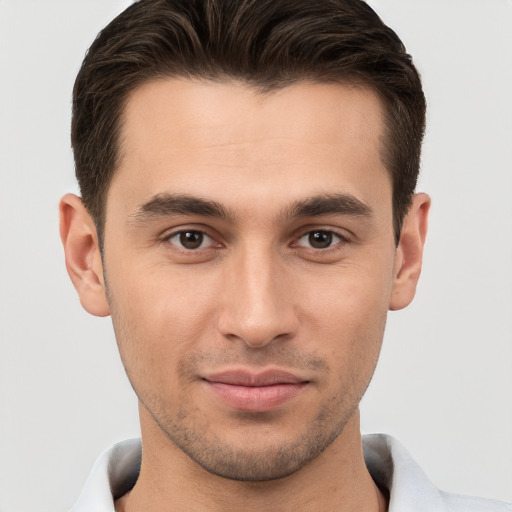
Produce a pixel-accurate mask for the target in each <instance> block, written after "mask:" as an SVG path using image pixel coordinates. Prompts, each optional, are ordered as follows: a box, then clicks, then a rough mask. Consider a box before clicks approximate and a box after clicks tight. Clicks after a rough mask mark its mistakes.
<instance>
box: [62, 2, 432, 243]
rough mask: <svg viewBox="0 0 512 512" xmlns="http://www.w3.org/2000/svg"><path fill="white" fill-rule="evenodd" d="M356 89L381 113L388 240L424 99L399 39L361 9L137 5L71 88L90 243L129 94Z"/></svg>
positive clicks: (106, 35) (414, 165) (408, 187)
mask: <svg viewBox="0 0 512 512" xmlns="http://www.w3.org/2000/svg"><path fill="white" fill-rule="evenodd" d="M163 77H183V78H200V79H207V80H229V79H236V80H242V81H244V82H245V83H247V84H248V85H250V86H254V87H256V88H259V89H261V90H263V91H272V90H276V89H279V88H283V87H286V86H287V85H290V84H292V83H294V82H297V81H301V80H309V81H314V82H338V83H350V84H356V85H357V84H361V85H366V86H369V87H371V88H372V89H373V90H374V91H376V92H377V93H378V94H379V96H380V98H381V100H382V101H383V104H384V106H385V127H386V130H385V140H384V143H383V147H382V160H383V163H384V165H385V166H386V168H387V169H388V171H389V172H390V175H391V178H392V183H393V223H394V226H393V227H394V233H395V240H396V241H397V242H398V239H399V237H400V231H401V226H402V221H403V218H404V215H405V214H406V212H407V210H408V208H409V206H410V202H411V198H412V195H413V194H414V190H415V187H416V181H417V177H418V172H419V166H420V153H421V143H422V139H423V134H424V130H425V108H426V106H425V97H424V95H423V91H422V87H421V80H420V77H419V74H418V72H417V70H416V69H415V67H414V65H413V63H412V60H411V57H410V56H409V55H408V54H407V53H406V50H405V47H404V45H403V44H402V42H401V41H400V39H399V38H398V36H397V35H396V34H395V32H393V30H391V29H390V28H389V27H387V26H386V25H385V24H384V23H383V22H382V21H381V19H380V18H379V17H378V15H377V14H376V13H375V12H374V11H373V10H372V9H371V7H369V6H368V5H367V4H366V3H365V2H363V1H362V0H316V1H314V2H312V1H311V0H139V1H138V2H135V3H134V4H133V5H131V6H130V7H128V8H127V9H126V10H125V11H124V12H123V13H121V14H120V15H119V16H117V17H116V18H115V19H114V20H113V21H112V22H111V23H109V25H107V26H106V27H105V28H104V29H103V30H102V31H101V32H100V33H99V34H98V36H97V38H96V40H95V41H94V43H93V44H92V46H91V47H90V48H89V51H88V52H87V55H86V57H85V59H84V61H83V63H82V67H81V69H80V72H79V73H78V76H77V79H76V82H75V86H74V89H73V120H72V128H71V142H72V146H73V151H74V157H75V165H76V176H77V179H78V182H79V185H80V190H81V194H82V199H83V202H84V204H85V206H86V208H87V209H88V211H89V213H90V214H91V215H92V217H93V219H94V221H95V223H96V227H97V230H98V236H99V238H100V243H101V240H102V235H103V227H104V222H105V204H106V196H107V192H108V187H109V184H110V182H111V179H112V176H113V174H114V172H115V169H116V164H117V161H118V158H119V134H120V131H121V125H122V114H123V110H124V107H125V105H126V102H127V100H128V98H129V96H130V94H131V93H132V92H133V91H134V90H135V89H136V88H137V87H139V86H140V85H142V84H143V83H145V82H147V81H149V80H151V79H156V78H163Z"/></svg>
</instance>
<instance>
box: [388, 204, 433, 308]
mask: <svg viewBox="0 0 512 512" xmlns="http://www.w3.org/2000/svg"><path fill="white" fill-rule="evenodd" d="M429 209H430V197H429V196H428V195H427V194H416V195H415V196H414V197H413V201H412V205H411V207H410V209H409V211H408V212H407V215H406V216H405V218H404V222H403V226H402V233H401V236H400V241H399V243H398V247H397V250H396V256H395V269H394V278H393V290H392V293H391V300H390V303H389V309H390V310H398V309H402V308H405V307H406V306H408V305H409V304H410V303H411V301H412V299H413V298H414V295H415V293H416V285H417V283H418V279H419V277H420V273H421V265H422V261H423V247H424V245H425V238H426V236H427V227H428V212H429Z"/></svg>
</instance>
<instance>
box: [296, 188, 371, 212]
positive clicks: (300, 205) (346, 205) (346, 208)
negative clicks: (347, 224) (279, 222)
mask: <svg viewBox="0 0 512 512" xmlns="http://www.w3.org/2000/svg"><path fill="white" fill-rule="evenodd" d="M322 215H348V216H350V217H366V218H371V217H372V216H373V210H372V209H371V207H370V206H369V205H367V204H365V203H363V202H362V201H360V200H359V199H357V198H356V197H355V196H353V195H352V194H322V195H318V196H313V197H310V198H307V199H305V200H303V201H297V202H296V203H294V204H293V205H292V206H291V208H290V209H289V210H288V211H287V212H286V217H290V218H293V217H321V216H322Z"/></svg>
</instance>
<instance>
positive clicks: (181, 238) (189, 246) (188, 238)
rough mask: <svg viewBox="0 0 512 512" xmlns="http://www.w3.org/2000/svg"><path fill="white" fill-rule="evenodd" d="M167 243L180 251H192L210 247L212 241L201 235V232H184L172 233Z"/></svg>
mask: <svg viewBox="0 0 512 512" xmlns="http://www.w3.org/2000/svg"><path fill="white" fill-rule="evenodd" d="M168 241H169V242H170V243H171V244H174V245H177V246H178V247H180V248H181V249H186V250H187V251H193V250H194V249H202V248H204V247H206V246H210V245H211V244H212V243H213V240H212V239H211V238H210V237H209V236H208V235H206V234H205V233H203V232H202V231H193V230H185V231H179V232H178V233H174V235H172V236H171V237H169V239H168Z"/></svg>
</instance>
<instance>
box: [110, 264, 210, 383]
mask: <svg viewBox="0 0 512 512" xmlns="http://www.w3.org/2000/svg"><path fill="white" fill-rule="evenodd" d="M132 275H133V274H132ZM141 275H142V274H141ZM143 275H144V278H141V279H125V278H123V276H122V273H118V275H117V276H112V279H109V303H110V308H111V313H112V321H113V324H114V329H115V332H116V339H117V343H118V346H119V351H120V353H121V358H122V360H123V364H124V366H125V368H126V371H127V373H128V375H129V377H130V380H131V381H132V384H135V383H134V382H133V380H137V381H139V380H140V379H144V381H145V382H146V381H149V382H152V383H153V384H154V383H155V382H158V381H164V380H165V381H168V384H167V385H172V384H171V383H170V382H169V381H173V382H174V379H175V377H176V376H177V371H176V369H177V367H178V366H179V362H180V360H181V359H183V358H184V357H185V356H186V355H187V354H188V353H190V352H191V351H192V350H194V349H197V343H198V340H200V339H201V338H203V337H204V336H205V333H209V331H211V330H212V324H211V316H212V312H211V309H212V308H211V300H210V299H209V298H208V296H207V295H206V294H204V293H201V291H200V290H198V289H197V288H196V287H195V286H193V285H194V284H195V283H194V282H193V283H190V282H187V283H184V282H182V281H183V280H182V279H180V277H179V276H178V275H174V276H171V275H169V272H167V273H166V272H154V273H147V272H146V273H145V274H143ZM187 285H188V286H187ZM134 387H135V386H134Z"/></svg>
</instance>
